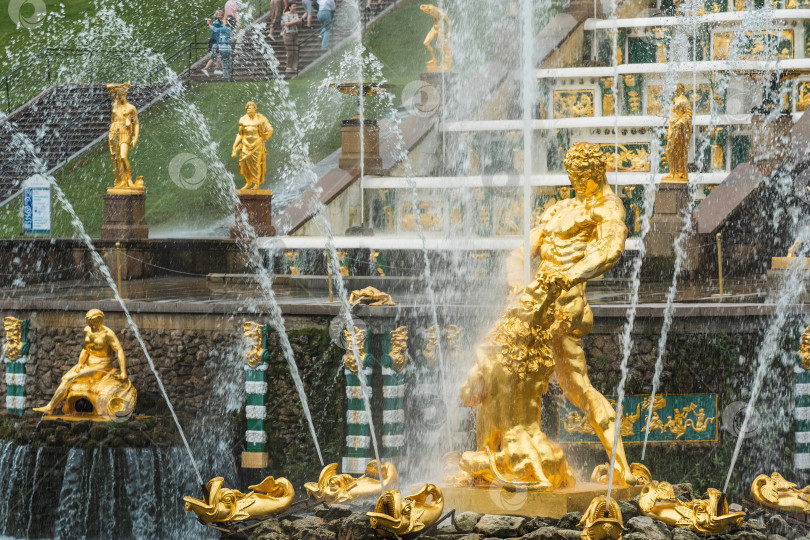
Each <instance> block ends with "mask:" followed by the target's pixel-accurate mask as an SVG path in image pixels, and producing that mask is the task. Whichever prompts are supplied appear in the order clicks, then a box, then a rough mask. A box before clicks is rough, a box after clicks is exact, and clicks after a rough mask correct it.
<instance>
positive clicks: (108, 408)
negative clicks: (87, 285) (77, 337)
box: [34, 309, 138, 420]
mask: <svg viewBox="0 0 810 540" xmlns="http://www.w3.org/2000/svg"><path fill="white" fill-rule="evenodd" d="M85 319H86V320H87V326H85V328H84V349H82V352H81V354H80V355H79V363H78V364H76V365H75V366H73V367H72V368H70V370H69V371H68V372H67V373H65V374H64V376H62V381H61V382H60V383H59V387H58V388H57V389H56V392H54V394H53V397H52V398H51V400H50V402H48V404H47V405H45V406H43V407H35V408H34V410H35V411H37V412H41V413H45V414H53V412H54V410H55V409H56V408H57V407H58V406H59V405H60V404H61V403H62V402H64V405H63V406H62V414H63V415H64V416H65V417H66V418H65V419H67V420H84V419H86V418H88V417H89V418H93V417H95V418H105V419H107V420H114V419H116V418H126V417H128V416H129V415H130V414H132V410H133V409H134V408H135V400H136V398H137V395H138V393H137V392H136V391H135V387H133V386H132V382H131V381H130V380H129V378H128V377H127V363H126V357H125V356H124V350H123V349H122V348H121V343H120V342H119V341H118V338H117V337H116V335H115V332H113V331H112V330H110V329H109V328H107V327H106V326H104V325H103V324H102V323H103V322H104V313H102V312H101V310H98V309H91V310H90V311H88V312H87V315H85ZM116 361H117V364H118V369H116V366H115V364H116ZM80 400H86V401H87V402H89V404H90V405H92V409H93V410H92V412H90V411H86V412H85V411H80V410H79V409H80V408H81V406H77V405H78V402H79V401H80Z"/></svg>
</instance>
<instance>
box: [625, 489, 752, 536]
mask: <svg viewBox="0 0 810 540" xmlns="http://www.w3.org/2000/svg"><path fill="white" fill-rule="evenodd" d="M707 493H708V495H709V498H708V499H694V500H692V501H689V502H683V501H681V500H680V499H678V498H676V497H675V492H674V490H673V489H672V485H671V484H670V483H669V482H650V483H649V484H647V485H646V486H644V487H643V488H642V490H641V495H640V496H639V500H638V505H639V507H641V511H642V512H644V515H645V516H648V517H651V518H653V519H657V520H658V521H662V522H664V523H666V524H667V525H669V526H670V527H683V528H685V529H690V530H692V531H694V532H699V533H713V534H718V533H722V532H725V531H727V530H728V529H729V528H731V527H736V526H739V525H740V524H742V521H743V519H744V518H745V512H731V513H729V511H728V502H727V501H726V500H725V497H723V494H722V493H721V492H720V491H718V490H716V489H713V488H709V489H708V490H707Z"/></svg>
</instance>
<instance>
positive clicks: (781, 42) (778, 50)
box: [712, 30, 793, 60]
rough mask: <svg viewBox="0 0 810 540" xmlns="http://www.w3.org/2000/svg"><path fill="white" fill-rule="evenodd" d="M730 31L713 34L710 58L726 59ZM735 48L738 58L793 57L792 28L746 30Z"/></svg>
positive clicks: (729, 42) (731, 36)
mask: <svg viewBox="0 0 810 540" xmlns="http://www.w3.org/2000/svg"><path fill="white" fill-rule="evenodd" d="M733 37H734V34H733V33H732V32H718V33H716V34H714V36H713V43H712V58H713V59H714V60H726V59H728V55H729V50H730V47H731V41H732V39H733ZM737 50H738V51H739V54H740V60H768V59H770V57H771V56H772V55H773V56H776V57H777V58H779V59H782V60H784V59H787V58H793V30H761V31H759V32H746V33H745V39H743V40H742V43H740V44H739V46H738V48H737Z"/></svg>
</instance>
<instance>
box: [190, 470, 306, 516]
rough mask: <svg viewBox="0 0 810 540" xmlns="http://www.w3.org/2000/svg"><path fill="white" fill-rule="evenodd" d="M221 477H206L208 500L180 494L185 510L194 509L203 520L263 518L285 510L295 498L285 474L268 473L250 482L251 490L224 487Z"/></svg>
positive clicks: (192, 510) (191, 510)
mask: <svg viewBox="0 0 810 540" xmlns="http://www.w3.org/2000/svg"><path fill="white" fill-rule="evenodd" d="M224 481H225V479H224V478H222V477H221V476H218V477H216V478H214V479H212V480H209V481H208V483H207V484H206V485H205V487H206V489H207V490H208V502H206V501H201V500H200V499H195V498H194V497H188V496H186V497H183V500H184V501H186V512H194V513H195V514H197V517H198V518H199V519H200V521H204V522H205V523H217V522H222V521H243V520H246V519H264V518H266V517H269V516H272V515H274V514H279V513H281V512H283V511H285V510H286V509H287V508H289V507H290V505H291V504H292V501H293V499H294V498H295V490H294V489H293V486H292V484H291V483H290V481H289V480H287V479H286V478H279V479H278V480H276V479H275V478H273V477H272V476H268V477H267V478H265V479H264V480H262V481H261V483H259V484H256V485H255V486H249V487H248V489H249V490H251V491H250V493H242V492H241V491H238V490H235V489H228V488H223V487H222V483H223V482H224ZM257 492H260V493H257Z"/></svg>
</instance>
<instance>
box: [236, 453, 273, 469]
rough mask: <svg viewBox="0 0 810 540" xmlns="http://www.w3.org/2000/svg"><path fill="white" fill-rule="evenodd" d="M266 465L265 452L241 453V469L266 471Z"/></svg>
mask: <svg viewBox="0 0 810 540" xmlns="http://www.w3.org/2000/svg"><path fill="white" fill-rule="evenodd" d="M267 463H268V453H267V452H242V468H243V469H266V468H267Z"/></svg>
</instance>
